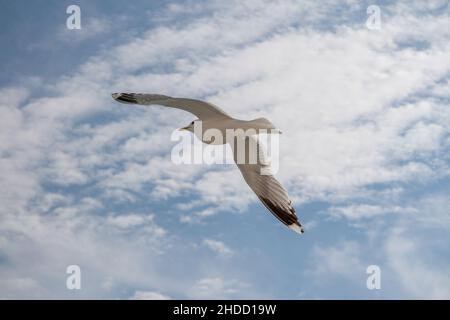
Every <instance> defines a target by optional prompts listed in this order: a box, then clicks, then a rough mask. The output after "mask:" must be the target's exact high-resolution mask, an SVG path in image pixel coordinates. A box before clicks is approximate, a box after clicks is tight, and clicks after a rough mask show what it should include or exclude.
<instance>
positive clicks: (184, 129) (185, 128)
mask: <svg viewBox="0 0 450 320" xmlns="http://www.w3.org/2000/svg"><path fill="white" fill-rule="evenodd" d="M188 128H189V127H184V128H180V129H178V131H189V129H188Z"/></svg>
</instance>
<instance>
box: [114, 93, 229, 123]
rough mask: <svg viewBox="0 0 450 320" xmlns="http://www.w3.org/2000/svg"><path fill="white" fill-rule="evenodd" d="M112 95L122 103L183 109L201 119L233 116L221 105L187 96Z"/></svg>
mask: <svg viewBox="0 0 450 320" xmlns="http://www.w3.org/2000/svg"><path fill="white" fill-rule="evenodd" d="M112 97H113V98H114V99H115V100H117V101H119V102H122V103H129V104H141V105H151V104H156V105H161V106H166V107H171V108H177V109H181V110H184V111H187V112H190V113H192V114H194V115H196V116H197V117H198V118H199V119H200V120H205V119H211V118H216V119H221V118H222V119H230V118H231V117H230V116H229V115H228V114H227V113H225V111H223V110H222V109H220V108H219V107H217V106H215V105H213V104H211V103H209V102H205V101H201V100H196V99H187V98H173V97H169V96H165V95H161V94H150V93H113V94H112Z"/></svg>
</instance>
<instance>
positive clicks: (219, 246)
mask: <svg viewBox="0 0 450 320" xmlns="http://www.w3.org/2000/svg"><path fill="white" fill-rule="evenodd" d="M203 244H204V245H205V246H206V247H207V248H209V249H210V250H212V251H214V252H215V253H217V254H218V255H219V256H222V257H230V256H232V255H233V254H234V252H233V250H231V249H230V248H229V247H228V246H227V245H226V244H225V243H223V242H222V241H219V240H214V239H203Z"/></svg>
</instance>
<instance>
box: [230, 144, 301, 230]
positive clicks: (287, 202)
mask: <svg viewBox="0 0 450 320" xmlns="http://www.w3.org/2000/svg"><path fill="white" fill-rule="evenodd" d="M245 139H248V143H246V144H245V148H244V149H245V151H243V152H246V153H247V154H248V153H249V152H252V151H251V148H250V146H251V145H252V144H256V147H257V161H256V163H251V162H250V161H248V159H246V160H247V161H246V162H245V163H239V161H238V155H237V152H238V150H239V148H237V146H236V142H237V141H236V140H235V143H234V144H233V145H231V147H232V150H233V155H234V161H235V162H236V164H237V166H238V168H239V170H240V171H241V173H242V176H243V177H244V180H245V182H247V184H248V185H249V187H250V188H251V189H252V190H253V192H254V193H255V194H256V195H257V196H258V198H259V200H261V202H262V203H263V204H264V206H265V207H266V208H267V209H268V210H269V211H270V212H271V213H272V214H273V215H274V216H275V217H277V218H278V219H279V220H280V221H281V222H283V223H284V224H285V225H286V226H288V227H289V228H290V229H292V230H294V231H295V232H297V233H303V232H304V231H303V227H302V225H301V223H300V222H299V221H298V218H297V215H296V214H295V209H294V207H293V206H292V201H291V199H289V196H288V193H287V191H286V190H285V189H284V188H283V186H282V185H281V184H280V182H278V180H277V179H275V177H274V176H273V175H272V174H269V173H268V171H265V173H266V174H262V173H263V172H264V169H267V167H269V166H270V164H269V163H268V161H267V160H266V154H265V153H266V151H265V149H264V147H263V145H262V144H261V143H259V142H258V140H257V138H256V137H254V136H247V137H246V138H245ZM244 149H243V150H244ZM249 150H250V151H249ZM246 158H249V156H248V155H247V156H246Z"/></svg>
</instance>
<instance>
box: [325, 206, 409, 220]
mask: <svg viewBox="0 0 450 320" xmlns="http://www.w3.org/2000/svg"><path fill="white" fill-rule="evenodd" d="M327 211H328V213H329V214H330V215H331V216H332V217H343V218H347V219H350V220H359V219H366V218H373V217H376V216H380V215H384V214H390V213H411V212H412V213H414V212H417V210H416V209H415V208H404V207H400V206H392V207H383V206H379V205H370V204H356V205H349V206H345V207H331V208H329V209H328V210H327Z"/></svg>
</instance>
